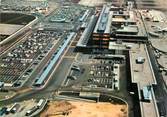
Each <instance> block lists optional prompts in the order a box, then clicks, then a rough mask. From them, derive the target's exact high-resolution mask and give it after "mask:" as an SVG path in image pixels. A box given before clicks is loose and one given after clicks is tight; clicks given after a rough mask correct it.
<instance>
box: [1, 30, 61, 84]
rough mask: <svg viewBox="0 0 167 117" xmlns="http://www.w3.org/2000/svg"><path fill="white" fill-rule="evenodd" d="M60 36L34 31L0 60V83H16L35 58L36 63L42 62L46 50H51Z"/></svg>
mask: <svg viewBox="0 0 167 117" xmlns="http://www.w3.org/2000/svg"><path fill="white" fill-rule="evenodd" d="M60 36H61V33H58V32H54V31H35V32H34V33H33V34H32V35H31V36H28V37H27V39H26V40H25V41H24V42H21V43H20V44H18V45H17V46H16V47H15V48H13V49H12V50H11V51H9V52H7V53H6V54H4V55H3V56H2V57H1V58H0V68H1V70H0V78H1V79H0V81H1V82H5V83H13V82H14V81H16V80H17V79H18V78H19V77H20V76H21V75H23V73H24V71H25V70H26V69H27V68H28V67H29V66H30V65H31V64H32V63H33V61H34V60H35V59H36V58H37V57H38V61H40V60H42V58H43V57H44V54H46V53H47V51H48V48H51V47H52V46H53V42H54V43H56V42H57V41H58V38H59V37H60ZM34 64H35V63H34ZM32 71H33V69H27V70H26V72H25V73H24V75H29V74H30V73H31V72H32Z"/></svg>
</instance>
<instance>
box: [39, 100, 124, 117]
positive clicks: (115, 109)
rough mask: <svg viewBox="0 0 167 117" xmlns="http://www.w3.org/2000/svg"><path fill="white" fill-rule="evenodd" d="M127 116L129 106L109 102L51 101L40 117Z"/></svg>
mask: <svg viewBox="0 0 167 117" xmlns="http://www.w3.org/2000/svg"><path fill="white" fill-rule="evenodd" d="M64 115H66V117H127V106H126V105H120V104H112V103H107V102H98V103H94V102H82V101H59V102H50V103H49V106H48V108H47V109H46V110H45V111H44V112H43V113H42V114H41V116H40V117H63V116H64Z"/></svg>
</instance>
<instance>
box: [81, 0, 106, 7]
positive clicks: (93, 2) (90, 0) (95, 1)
mask: <svg viewBox="0 0 167 117" xmlns="http://www.w3.org/2000/svg"><path fill="white" fill-rule="evenodd" d="M104 3H106V2H105V0H80V1H79V4H81V5H85V6H99V5H102V4H104Z"/></svg>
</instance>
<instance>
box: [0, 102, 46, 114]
mask: <svg viewBox="0 0 167 117" xmlns="http://www.w3.org/2000/svg"><path fill="white" fill-rule="evenodd" d="M45 104H46V100H41V102H40V100H39V99H37V100H35V99H31V100H28V101H23V102H16V103H14V104H11V105H7V106H2V107H0V116H3V117H26V116H30V115H33V114H38V113H39V112H40V111H41V110H42V108H43V107H44V106H45ZM2 109H4V110H5V111H3V110H2ZM33 109H34V110H33ZM32 110H33V111H32ZM30 111H32V113H31V114H29V115H28V114H27V113H29V112H30Z"/></svg>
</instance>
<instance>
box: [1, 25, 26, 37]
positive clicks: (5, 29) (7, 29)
mask: <svg viewBox="0 0 167 117" xmlns="http://www.w3.org/2000/svg"><path fill="white" fill-rule="evenodd" d="M23 26H24V25H14V24H0V27H1V28H0V34H3V35H11V34H13V33H14V32H16V31H17V30H19V29H20V28H22V27H23Z"/></svg>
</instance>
